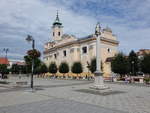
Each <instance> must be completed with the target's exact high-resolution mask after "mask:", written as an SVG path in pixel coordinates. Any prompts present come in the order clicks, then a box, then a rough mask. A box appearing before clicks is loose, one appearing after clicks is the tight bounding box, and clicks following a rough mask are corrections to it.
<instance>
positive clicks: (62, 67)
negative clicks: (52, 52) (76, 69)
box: [59, 62, 69, 74]
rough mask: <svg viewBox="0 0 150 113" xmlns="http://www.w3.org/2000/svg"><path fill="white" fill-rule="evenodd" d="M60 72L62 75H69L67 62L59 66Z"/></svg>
mask: <svg viewBox="0 0 150 113" xmlns="http://www.w3.org/2000/svg"><path fill="white" fill-rule="evenodd" d="M59 72H60V73H63V74H65V73H68V72H69V66H68V64H67V63H66V62H62V63H61V64H60V65H59Z"/></svg>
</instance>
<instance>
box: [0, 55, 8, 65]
mask: <svg viewBox="0 0 150 113" xmlns="http://www.w3.org/2000/svg"><path fill="white" fill-rule="evenodd" d="M0 64H7V65H8V64H9V61H8V59H7V58H2V57H1V58H0Z"/></svg>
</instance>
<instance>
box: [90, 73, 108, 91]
mask: <svg viewBox="0 0 150 113" xmlns="http://www.w3.org/2000/svg"><path fill="white" fill-rule="evenodd" d="M90 88H92V89H96V90H104V89H108V88H109V87H108V86H106V85H104V79H103V73H100V72H99V71H96V72H95V81H94V85H93V86H91V87H90Z"/></svg>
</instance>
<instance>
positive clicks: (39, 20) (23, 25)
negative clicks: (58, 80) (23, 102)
mask: <svg viewBox="0 0 150 113" xmlns="http://www.w3.org/2000/svg"><path fill="white" fill-rule="evenodd" d="M43 1H45V2H43ZM102 1H103V2H104V3H103V7H102V6H101V2H102ZM102 1H99V0H85V1H80V3H81V6H75V7H76V8H78V7H81V8H79V11H78V12H75V11H74V10H73V9H72V8H73V5H74V3H75V2H76V1H75V0H61V1H60V0H56V1H52V0H1V1H0V12H1V13H0V39H1V41H0V49H3V48H4V47H9V48H10V50H11V53H14V54H22V55H24V54H25V53H26V50H27V49H29V48H30V47H31V45H29V44H27V43H26V41H25V37H26V35H27V34H31V35H32V36H33V37H34V38H35V40H36V47H37V48H38V49H40V50H41V52H42V50H43V45H44V43H45V42H47V41H49V40H50V30H51V25H52V23H53V21H54V20H55V16H56V10H59V13H60V20H61V22H62V23H63V26H64V32H65V33H70V34H74V35H76V36H78V37H83V36H86V35H88V34H91V33H94V28H95V24H96V22H97V21H100V22H101V23H102V26H103V27H105V26H107V25H108V26H110V27H111V28H112V30H113V31H114V33H115V34H116V35H117V36H118V40H119V41H120V50H125V52H128V51H130V50H131V49H135V50H137V49H140V48H150V47H149V42H150V39H149V34H150V33H149V30H150V29H149V28H148V26H149V25H150V22H149V21H148V20H149V19H150V15H149V9H150V5H149V4H148V3H149V2H150V1H148V0H144V1H145V2H142V3H138V1H139V0H135V1H134V0H132V1H130V2H129V3H130V4H128V3H127V2H125V1H127V0H125V1H120V0H116V1H113V2H112V3H108V2H107V1H106V0H102ZM110 1H111V0H110ZM78 2H79V1H78ZM89 2H94V3H96V4H99V5H100V7H102V8H107V7H110V8H112V9H116V10H117V11H119V13H120V15H121V16H120V17H118V16H115V15H113V14H109V12H108V14H103V13H97V12H98V11H100V10H102V9H99V7H98V8H97V9H95V11H93V10H92V9H88V7H82V6H86V5H89V4H88V3H89ZM96 10H97V11H96ZM100 12H103V10H102V11H100ZM96 14H97V15H96ZM132 20H134V21H132ZM14 57H15V55H14ZM20 57H21V56H20Z"/></svg>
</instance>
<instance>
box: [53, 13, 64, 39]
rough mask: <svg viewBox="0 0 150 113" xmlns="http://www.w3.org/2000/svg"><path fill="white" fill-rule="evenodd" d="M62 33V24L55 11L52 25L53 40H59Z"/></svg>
mask: <svg viewBox="0 0 150 113" xmlns="http://www.w3.org/2000/svg"><path fill="white" fill-rule="evenodd" d="M62 35H63V26H62V23H61V22H60V20H59V16H58V11H57V15H56V19H55V21H54V23H53V26H52V39H53V40H54V41H58V40H61V36H62Z"/></svg>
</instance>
